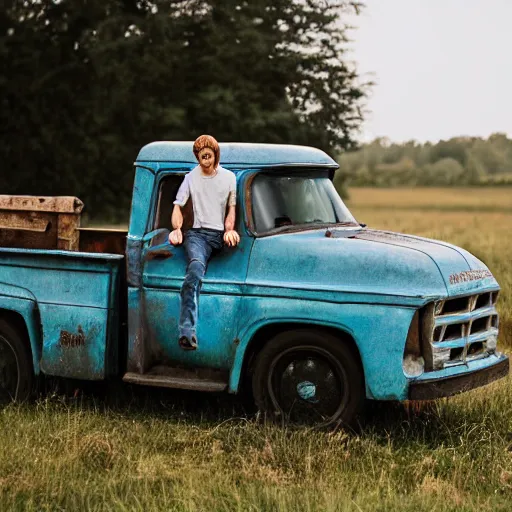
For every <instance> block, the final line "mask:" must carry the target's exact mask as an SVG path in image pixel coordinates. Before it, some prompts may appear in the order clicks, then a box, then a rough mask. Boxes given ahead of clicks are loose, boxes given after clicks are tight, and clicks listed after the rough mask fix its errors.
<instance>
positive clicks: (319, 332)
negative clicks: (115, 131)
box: [0, 142, 509, 426]
mask: <svg viewBox="0 0 512 512" xmlns="http://www.w3.org/2000/svg"><path fill="white" fill-rule="evenodd" d="M220 148H221V149H220V151H221V165H222V166H223V167H225V168H227V169H230V170H231V171H233V172H234V173H235V175H236V178H237V197H238V200H237V225H236V230H237V231H238V233H239V234H240V238H241V240H240V244H239V245H238V246H237V247H234V248H231V247H227V246H225V247H224V248H223V249H222V250H221V251H219V253H218V254H216V255H215V256H214V257H213V258H212V259H211V260H210V262H209V264H208V269H207V272H206V275H205V278H204V281H203V285H202V289H201V296H200V302H199V323H198V331H197V332H198V338H199V349H198V350H196V351H183V350H181V349H180V347H179V346H178V318H179V310H180V288H181V285H182V282H183V278H184V276H185V272H186V259H185V255H184V250H183V247H181V246H171V245H170V244H169V242H168V235H169V232H170V230H171V229H172V227H171V221H170V218H171V211H172V207H173V204H172V203H173V200H174V198H175V196H176V192H177V190H178V188H179V186H180V184H181V182H182V180H183V178H184V176H185V175H186V173H188V172H190V171H191V170H192V169H193V168H194V167H195V166H196V165H197V163H196V161H195V157H194V155H193V152H192V143H191V142H156V143H152V144H149V145H147V146H145V147H144V148H142V149H141V151H140V153H139V155H138V157H137V160H136V162H135V182H134V189H133V201H132V210H131V218H130V224H129V229H128V232H127V233H126V232H122V231H114V232H112V231H99V230H83V229H81V228H78V227H77V228H76V232H77V233H78V235H77V237H76V238H77V240H76V243H75V246H76V247H74V249H73V248H72V249H68V250H62V249H61V250H59V249H48V248H44V249H37V248H36V249H34V248H12V247H8V248H1V249H0V254H1V255H2V258H3V259H2V260H0V281H1V282H3V283H4V284H3V288H2V290H3V291H1V290H0V291H1V292H2V295H1V296H0V308H1V307H2V305H3V309H2V311H4V314H3V317H2V316H0V349H1V350H0V356H2V357H3V360H4V361H7V363H5V364H4V365H3V368H4V372H3V373H4V374H5V377H4V379H3V388H4V389H6V390H8V391H9V394H10V395H11V396H15V397H16V396H22V393H19V392H18V390H19V389H23V390H25V389H28V388H29V387H30V385H29V384H30V382H29V381H30V379H31V378H32V376H33V375H35V374H38V373H44V374H50V375H60V376H64V377H75V378H84V379H105V378H108V377H115V376H119V377H122V378H123V380H124V381H126V382H130V383H133V384H143V385H150V386H158V387H171V388H183V389H192V390H199V391H216V392H223V391H227V392H230V393H237V392H239V391H240V390H241V389H242V387H244V386H248V387H250V388H251V389H252V392H253V395H254V398H255V401H256V404H257V405H258V407H259V409H260V410H261V411H262V412H263V413H265V414H267V415H268V416H270V417H271V418H276V417H277V418H280V419H281V418H282V419H285V420H287V421H290V422H292V423H306V424H311V425H315V426H330V425H333V424H338V423H345V424H350V423H351V422H353V421H354V420H355V418H356V417H357V415H358V414H359V412H360V411H361V408H362V405H363V403H364V400H365V399H373V400H407V399H433V398H438V397H442V396H449V395H451V394H454V393H457V392H460V391H465V390H468V389H471V388H474V387H477V386H481V385H483V384H486V383H488V382H491V381H492V380H495V379H497V378H500V377H503V376H504V375H506V374H507V373H508V364H509V363H508V358H507V357H506V356H505V355H503V354H500V353H499V352H498V351H497V347H496V343H497V337H498V325H499V320H498V313H497V311H496V301H497V299H498V295H499V285H498V283H497V282H496V280H495V279H494V277H493V276H492V274H491V272H490V271H489V269H488V268H487V267H486V266H485V265H484V264H483V263H482V262H481V261H479V260H478V259H477V258H475V257H474V256H472V255H471V254H470V253H468V252H467V251H465V250H463V249H461V248H458V247H455V246H453V245H451V244H448V243H445V242H439V241H435V240H428V239H425V238H420V237H416V236H409V235H403V234H397V233H392V232H387V231H386V232H384V231H377V230H373V229H371V228H367V227H365V226H362V225H360V224H359V223H358V222H357V221H356V219H355V218H354V217H353V216H352V214H351V213H350V211H349V210H348V208H347V207H346V206H345V205H344V203H343V201H342V200H341V199H340V197H339V196H338V194H337V192H336V190H335V188H334V186H333V183H332V178H333V175H334V172H335V170H336V169H337V167H338V165H337V164H336V162H335V161H334V160H332V159H331V158H330V157H329V156H328V155H326V154H325V153H323V152H322V151H320V150H317V149H314V148H309V147H303V146H285V145H269V144H234V143H233V144H221V145H220ZM190 201H191V200H189V203H190ZM189 203H187V205H186V207H185V209H184V229H185V230H186V229H187V227H191V226H192V224H193V210H192V205H191V204H189ZM0 205H1V202H0ZM0 240H1V238H0ZM27 267H29V268H27ZM13 268H17V269H19V270H18V271H19V272H20V273H21V274H23V276H24V277H23V286H20V281H19V280H17V279H16V272H13V270H12V269H13ZM36 269H37V270H36ZM18 271H17V272H18ZM21 274H18V275H21ZM50 275H51V276H52V277H50ZM50 281H51V286H49V283H50ZM45 283H46V285H45ZM21 290H24V291H21ZM9 295H10V298H9ZM16 297H17V298H16ZM9 308H10V309H9ZM13 319H15V321H14V320H13ZM13 333H14V335H13ZM13 336H14V338H16V340H15V341H14V342H13V341H12V340H13ZM2 342H3V343H2ZM13 347H14V348H13ZM2 357H0V360H1V359H2ZM24 358H25V359H24ZM20 361H22V362H23V361H24V363H23V364H21V365H20V363H19V362H20ZM27 361H28V362H29V363H30V364H28V363H27ZM15 363H16V365H15ZM0 366H1V363H0ZM15 366H16V371H14V370H13V371H8V370H5V368H14V367H15ZM1 373H2V372H0V374H1Z"/></svg>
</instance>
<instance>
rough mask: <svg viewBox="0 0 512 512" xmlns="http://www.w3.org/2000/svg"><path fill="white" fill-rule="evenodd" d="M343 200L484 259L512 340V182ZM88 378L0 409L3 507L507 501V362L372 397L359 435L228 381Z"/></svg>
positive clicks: (375, 507)
mask: <svg viewBox="0 0 512 512" xmlns="http://www.w3.org/2000/svg"><path fill="white" fill-rule="evenodd" d="M349 204H350V207H351V209H352V211H353V212H354V214H355V215H356V217H357V218H358V220H360V221H364V222H366V223H367V224H369V225H370V226H371V227H376V228H385V229H392V230H397V231H404V232H409V233H415V234H419V235H423V236H428V237H434V238H440V239H443V240H447V241H449V242H452V243H455V244H457V245H461V246H463V247H465V248H466V249H468V250H469V251H471V252H473V253H474V254H476V255H477V256H478V257H479V258H481V259H482V260H483V261H485V262H486V264H487V265H488V266H489V268H490V269H491V271H492V272H493V273H494V274H495V276H496V277H497V278H498V280H499V282H500V284H501V285H502V293H501V297H500V301H499V307H500V313H501V335H500V345H501V346H502V347H504V346H507V347H511V346H512V261H511V256H510V254H511V252H512V240H511V233H512V190H510V189H508V190H507V189H501V190H498V189H496V190H494V189H471V190H467V189H460V190H459V189H428V190H371V189H353V190H351V199H350V202H349ZM79 389H80V387H78V388H77V392H76V393H71V394H68V395H61V394H51V395H49V396H48V397H47V398H46V399H42V400H40V401H39V402H38V403H36V404H29V405H23V406H9V407H7V408H6V409H4V410H2V411H0V510H2V511H3V510H55V511H57V510H59V511H63V510H67V511H75V510H98V511H100V510H125V511H128V510H130V511H131V510H137V511H151V510H165V511H167V510H177V511H228V510H229V511H231V510H239V511H274V510H293V511H295V510H297V511H338V510H339V511H344V510H347V511H354V512H357V511H414V512H420V511H430V510H435V511H449V510H453V511H460V510H479V511H491V510H492V511H495V510H503V511H509V510H512V380H511V379H510V378H507V379H503V380H501V381H499V382H496V383H494V384H491V385H490V386H487V387H485V388H482V389H479V390H475V391H472V392H470V393H467V394H464V395H459V396H457V397H453V398H451V399H445V400H440V401H437V402H435V403H432V404H427V405H423V406H422V407H419V406H418V404H405V405H393V404H381V405H378V406H373V407H372V408H370V410H369V414H368V417H367V422H366V424H365V425H364V426H363V428H362V431H361V433H360V434H359V435H349V434H347V433H345V432H343V431H337V432H331V433H325V432H316V431H310V430H305V429H302V430H291V429H284V428H277V427H272V426H267V425H262V424H260V423H259V422H258V421H257V420H256V419H255V418H254V416H253V415H252V414H251V413H250V411H249V413H246V411H245V410H244V408H243V406H242V405H241V403H240V401H239V399H237V398H235V397H212V396H207V395H201V394H193V393H179V392H171V391H169V392H165V391H159V390H157V391H156V392H151V393H150V392H147V391H145V390H128V391H127V390H123V393H121V395H124V396H120V393H119V390H118V389H114V390H111V391H110V392H109V391H107V392H106V393H105V395H106V396H103V394H102V392H99V391H97V392H95V393H92V392H91V391H88V392H87V393H84V392H83V391H79ZM72 391H73V390H72ZM73 396H74V398H70V397H73Z"/></svg>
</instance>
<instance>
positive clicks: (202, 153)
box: [194, 135, 220, 172]
mask: <svg viewBox="0 0 512 512" xmlns="http://www.w3.org/2000/svg"><path fill="white" fill-rule="evenodd" d="M194 155H196V158H197V161H198V162H199V165H200V166H201V167H202V168H203V170H204V171H205V172H213V170H215V169H216V168H217V166H218V165H219V160H220V148H219V143H218V142H217V141H216V140H215V139H214V138H213V137H212V136H211V135H201V136H199V137H198V138H197V139H196V140H195V142H194Z"/></svg>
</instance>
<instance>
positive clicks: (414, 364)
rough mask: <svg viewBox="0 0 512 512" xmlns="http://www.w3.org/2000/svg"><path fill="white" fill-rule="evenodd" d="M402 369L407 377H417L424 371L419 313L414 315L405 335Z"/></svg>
mask: <svg viewBox="0 0 512 512" xmlns="http://www.w3.org/2000/svg"><path fill="white" fill-rule="evenodd" d="M402 368H403V370H404V373H405V375H406V376H407V377H418V376H420V375H421V374H422V373H423V372H424V371H425V360H424V359H423V355H422V353H421V340H420V314H419V311H416V313H414V316H413V317H412V321H411V325H410V327H409V332H408V333H407V341H406V342H405V349H404V358H403V361H402Z"/></svg>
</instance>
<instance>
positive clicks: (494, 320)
mask: <svg viewBox="0 0 512 512" xmlns="http://www.w3.org/2000/svg"><path fill="white" fill-rule="evenodd" d="M497 299H498V292H497V291H492V292H484V293H479V294H475V295H466V296H462V297H455V298H453V299H446V300H441V301H439V302H436V303H435V304H434V306H433V308H432V309H430V311H432V313H433V318H432V316H431V317H430V319H426V324H427V334H429V340H430V346H429V347H428V350H427V354H426V355H427V356H430V357H427V359H430V361H429V362H430V364H429V365H428V366H430V368H429V369H432V370H440V369H442V368H446V367H449V366H452V365H457V364H464V363H465V362H467V361H472V360H475V359H480V358H483V357H487V356H488V355H489V354H491V353H493V352H495V350H496V342H497V339H498V323H499V320H498V312H497V311H496V301H497ZM424 332H425V331H424Z"/></svg>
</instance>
